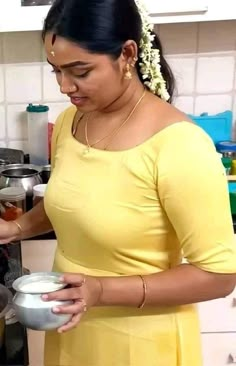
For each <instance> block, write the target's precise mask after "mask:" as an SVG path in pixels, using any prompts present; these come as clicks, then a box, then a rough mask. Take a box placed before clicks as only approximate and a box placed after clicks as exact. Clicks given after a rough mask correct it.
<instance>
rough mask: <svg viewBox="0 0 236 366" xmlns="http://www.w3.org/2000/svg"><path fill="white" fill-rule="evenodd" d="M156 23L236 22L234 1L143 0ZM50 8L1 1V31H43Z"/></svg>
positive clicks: (235, 3) (17, 1)
mask: <svg viewBox="0 0 236 366" xmlns="http://www.w3.org/2000/svg"><path fill="white" fill-rule="evenodd" d="M142 1H144V2H145V3H146V6H147V8H148V10H149V12H150V15H151V18H152V20H153V22H154V23H155V24H162V23H181V22H201V21H212V20H226V19H236V2H235V0H225V1H224V3H222V2H220V1H215V0H178V1H176V0H167V1H162V2H161V1H157V0H142ZM49 8H50V6H21V0H1V1H0V32H12V31H30V30H41V29H42V24H43V20H44V18H45V16H46V14H47V12H48V10H49Z"/></svg>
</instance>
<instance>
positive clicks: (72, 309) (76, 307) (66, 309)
mask: <svg viewBox="0 0 236 366" xmlns="http://www.w3.org/2000/svg"><path fill="white" fill-rule="evenodd" d="M86 310H87V307H86V303H85V301H84V300H83V299H81V300H80V299H78V300H76V301H75V302H74V304H73V305H66V306H56V307H54V308H53V312H54V313H56V314H77V313H83V312H85V311H86Z"/></svg>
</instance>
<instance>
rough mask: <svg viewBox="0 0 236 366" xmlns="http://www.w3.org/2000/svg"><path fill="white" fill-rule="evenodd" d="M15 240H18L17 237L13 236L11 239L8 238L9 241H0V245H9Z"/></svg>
mask: <svg viewBox="0 0 236 366" xmlns="http://www.w3.org/2000/svg"><path fill="white" fill-rule="evenodd" d="M14 240H16V237H15V236H12V237H11V238H7V239H3V240H0V245H3V244H9V243H10V242H12V241H14Z"/></svg>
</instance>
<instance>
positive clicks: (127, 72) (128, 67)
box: [125, 64, 133, 80]
mask: <svg viewBox="0 0 236 366" xmlns="http://www.w3.org/2000/svg"><path fill="white" fill-rule="evenodd" d="M132 78H133V75H132V74H131V72H130V64H127V65H126V72H125V80H131V79H132Z"/></svg>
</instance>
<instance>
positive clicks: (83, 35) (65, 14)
mask: <svg viewBox="0 0 236 366" xmlns="http://www.w3.org/2000/svg"><path fill="white" fill-rule="evenodd" d="M48 32H53V34H54V37H53V42H55V40H56V36H57V35H58V36H61V37H63V38H65V39H68V40H70V41H72V42H74V43H77V44H78V45H80V46H81V47H83V48H85V49H87V50H88V51H90V52H94V53H99V54H107V55H110V56H111V57H112V58H114V59H117V58H118V57H119V56H120V54H121V52H122V47H123V45H124V43H125V42H126V41H127V40H133V41H135V42H136V43H137V45H139V44H140V40H141V34H142V20H141V16H140V13H139V10H138V8H137V5H136V3H135V0H55V1H54V3H53V5H52V7H51V8H50V10H49V12H48V15H47V17H46V19H45V22H44V27H43V33H42V37H43V40H44V39H45V36H46V34H47V33H48ZM153 47H154V48H157V49H159V51H160V58H161V72H162V74H163V77H164V80H165V81H166V87H167V91H168V93H169V94H170V100H169V102H171V100H172V96H173V91H174V77H173V74H172V72H171V69H170V67H169V66H168V64H167V62H166V60H165V58H164V55H163V49H162V45H161V42H160V39H159V38H158V36H157V35H156V34H155V39H154V41H153ZM139 62H141V60H140V59H139V61H138V62H137V64H136V65H137V71H138V75H139V78H140V80H141V81H142V82H143V79H142V75H141V72H140V68H139Z"/></svg>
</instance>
